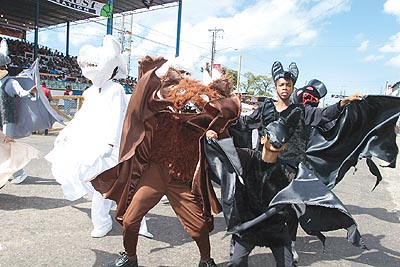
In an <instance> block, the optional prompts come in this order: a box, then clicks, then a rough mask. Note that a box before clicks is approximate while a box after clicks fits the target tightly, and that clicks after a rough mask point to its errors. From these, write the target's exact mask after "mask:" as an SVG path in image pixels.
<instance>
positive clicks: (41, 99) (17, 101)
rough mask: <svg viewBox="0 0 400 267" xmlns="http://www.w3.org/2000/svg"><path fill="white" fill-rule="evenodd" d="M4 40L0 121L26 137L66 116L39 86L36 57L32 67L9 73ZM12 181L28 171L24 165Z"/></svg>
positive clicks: (6, 129) (13, 133) (0, 60)
mask: <svg viewBox="0 0 400 267" xmlns="http://www.w3.org/2000/svg"><path fill="white" fill-rule="evenodd" d="M7 54H8V47H7V43H6V41H5V40H2V41H1V43H0V79H1V80H0V115H1V116H0V118H1V119H0V121H1V125H2V129H3V133H4V134H5V135H7V136H9V137H11V138H14V139H17V138H22V137H26V136H29V135H31V134H32V132H34V131H38V130H40V129H44V128H51V127H52V126H53V123H54V122H56V121H59V122H62V121H63V119H62V118H61V117H60V116H59V115H58V114H57V112H56V111H55V110H54V109H53V108H51V106H50V104H49V101H48V100H47V98H46V96H45V95H44V93H43V92H42V90H37V88H39V69H38V60H36V61H35V62H34V63H33V64H32V65H31V66H30V68H29V69H27V70H24V71H23V72H22V73H20V74H18V75H17V76H16V77H10V76H9V75H8V71H7V65H8V64H10V63H11V60H10V58H9V57H8V55H7ZM13 177H14V179H13V180H12V181H11V183H21V182H23V181H24V180H25V178H26V177H27V175H26V174H25V172H24V170H23V169H20V170H18V171H16V172H15V173H14V174H13Z"/></svg>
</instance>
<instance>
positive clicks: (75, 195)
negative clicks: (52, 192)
mask: <svg viewBox="0 0 400 267" xmlns="http://www.w3.org/2000/svg"><path fill="white" fill-rule="evenodd" d="M78 64H79V66H80V67H81V69H82V74H83V75H84V76H85V77H86V78H88V79H90V80H91V81H92V82H93V85H92V86H91V87H90V88H88V89H87V90H85V92H84V94H83V97H84V102H83V105H82V107H81V108H80V110H79V111H78V112H77V113H76V114H75V116H74V118H73V119H72V120H71V122H70V123H69V124H68V125H67V126H66V127H65V128H64V129H63V130H62V131H61V132H60V134H59V135H58V137H57V138H56V140H55V142H54V148H53V150H52V151H50V153H49V154H47V155H46V157H45V158H46V159H47V160H48V161H50V162H51V163H52V169H51V170H52V173H53V175H54V177H55V179H56V180H57V182H58V183H60V184H61V187H62V190H63V192H64V196H65V198H66V199H68V200H71V201H74V200H77V199H79V198H81V197H83V196H84V195H86V194H92V195H93V197H92V208H91V218H92V223H93V231H92V232H91V236H92V237H103V236H105V235H106V234H107V233H108V232H110V231H111V229H112V218H111V216H110V214H109V213H110V209H111V208H112V206H113V204H114V203H113V201H112V200H109V199H105V198H104V197H103V196H102V195H101V194H100V193H99V192H97V191H95V190H94V188H93V187H92V185H91V183H90V182H89V180H90V179H92V178H93V177H94V176H96V175H97V174H99V173H101V172H103V171H105V170H107V169H109V168H111V167H113V166H115V165H116V164H117V163H118V154H119V143H120V136H121V131H122V125H123V121H124V117H125V112H126V107H127V100H126V95H125V91H124V88H123V87H122V85H120V84H119V83H117V82H114V81H113V79H121V78H126V76H127V74H128V69H127V65H128V64H127V59H126V58H125V57H124V56H123V55H122V54H121V45H120V43H119V42H118V41H117V40H116V39H115V38H114V37H113V36H111V35H106V36H105V37H104V40H103V46H101V47H93V46H89V45H87V46H84V47H82V48H81V50H80V51H79V56H78ZM142 225H143V227H142V228H143V229H141V230H142V235H144V236H146V237H150V238H151V237H152V235H151V233H149V232H148V231H147V226H146V222H145V218H143V223H142Z"/></svg>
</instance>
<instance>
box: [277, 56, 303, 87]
mask: <svg viewBox="0 0 400 267" xmlns="http://www.w3.org/2000/svg"><path fill="white" fill-rule="evenodd" d="M271 73H272V78H273V79H274V82H276V81H277V80H279V79H280V78H285V79H288V78H289V79H291V80H292V81H293V84H295V83H296V81H297V77H299V69H298V68H297V65H296V63H294V62H292V63H290V65H289V69H287V70H284V69H283V66H282V63H280V62H279V61H275V62H274V64H272V69H271Z"/></svg>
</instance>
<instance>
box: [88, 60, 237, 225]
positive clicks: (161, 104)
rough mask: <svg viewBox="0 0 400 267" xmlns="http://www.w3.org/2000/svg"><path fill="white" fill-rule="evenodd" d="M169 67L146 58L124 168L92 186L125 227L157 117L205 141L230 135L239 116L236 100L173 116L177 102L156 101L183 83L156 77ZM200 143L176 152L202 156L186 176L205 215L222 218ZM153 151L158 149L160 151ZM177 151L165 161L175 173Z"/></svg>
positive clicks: (128, 123)
mask: <svg viewBox="0 0 400 267" xmlns="http://www.w3.org/2000/svg"><path fill="white" fill-rule="evenodd" d="M165 62H166V60H165V59H163V58H161V57H158V58H151V57H149V56H147V57H145V58H144V59H143V60H142V62H141V64H140V69H139V77H140V79H139V81H138V83H137V85H136V87H135V90H134V92H133V94H132V96H131V99H130V101H129V104H128V109H127V112H126V116H125V120H124V126H123V130H122V135H121V145H120V160H119V164H118V165H117V166H115V167H114V168H112V169H109V170H107V171H105V172H103V173H101V174H99V175H98V176H96V177H95V178H94V179H93V180H92V181H91V182H92V185H93V186H94V188H95V189H96V190H97V191H99V192H101V193H102V194H103V195H104V197H106V198H109V199H112V200H115V201H116V202H117V205H118V207H117V211H116V219H117V220H118V221H119V222H120V223H122V220H123V218H124V214H125V211H126V209H127V207H128V206H129V204H130V202H131V200H132V197H133V195H134V194H135V190H136V185H137V183H138V181H139V179H140V177H141V175H142V173H143V171H144V170H145V168H146V166H147V165H148V163H149V162H150V161H151V158H150V156H151V154H152V153H151V152H152V145H154V144H153V137H154V135H155V131H156V128H157V118H156V116H157V115H159V114H161V113H169V114H170V115H172V116H170V117H175V118H176V119H177V120H180V121H181V122H182V121H183V123H184V124H188V125H190V126H194V127H193V128H195V129H196V130H197V131H199V130H200V131H201V132H200V138H202V136H203V135H204V133H205V132H206V131H207V130H209V129H212V130H214V131H216V132H217V133H220V134H226V132H227V131H226V129H227V127H228V126H229V124H230V123H231V122H233V121H234V120H236V119H237V118H238V117H239V115H240V100H239V99H238V98H237V97H227V98H220V99H216V100H213V101H210V102H208V103H207V104H206V105H205V107H204V109H203V110H202V111H201V113H190V114H188V113H176V112H172V111H171V110H170V109H168V107H169V106H173V101H171V100H166V99H161V98H159V97H158V96H157V93H158V92H160V93H161V95H164V93H165V91H168V90H169V88H171V85H172V86H173V85H177V84H178V83H179V79H168V77H166V78H165V77H164V78H163V79H160V78H159V77H158V76H157V75H156V74H155V71H156V70H157V69H158V68H160V67H161V66H162V65H163V64H164V63H165ZM188 127H189V126H188ZM167 132H168V131H167ZM176 132H177V131H175V133H176ZM167 138H168V137H166V139H167ZM200 138H199V139H198V140H197V143H193V142H191V143H190V141H187V140H188V139H189V140H191V138H180V139H179V141H177V142H178V144H179V146H178V148H177V149H178V150H179V149H181V151H182V152H183V151H184V150H186V149H187V148H188V146H191V147H193V146H196V147H197V149H196V150H195V151H196V152H197V154H198V160H197V164H196V166H192V167H193V168H190V169H192V170H194V173H190V174H188V173H186V176H188V175H190V176H191V177H192V178H191V180H192V181H191V184H192V192H193V194H194V195H195V196H197V197H199V198H200V199H201V203H202V204H203V213H204V215H205V216H207V217H211V216H212V214H217V213H219V212H221V205H220V203H219V201H218V199H217V197H216V195H215V192H214V189H213V187H212V184H211V181H210V179H209V178H208V175H207V172H206V168H207V166H206V161H205V160H204V157H203V156H202V153H203V151H202V148H201V145H200ZM175 143H176V141H175ZM154 149H157V146H155V147H154ZM177 149H176V148H175V149H174V153H170V154H168V155H165V157H167V158H171V160H170V163H171V164H169V165H170V166H166V167H169V168H171V166H172V165H173V162H176V161H179V160H181V158H180V157H179V153H176V151H177ZM183 176H185V174H183ZM210 230H211V229H210Z"/></svg>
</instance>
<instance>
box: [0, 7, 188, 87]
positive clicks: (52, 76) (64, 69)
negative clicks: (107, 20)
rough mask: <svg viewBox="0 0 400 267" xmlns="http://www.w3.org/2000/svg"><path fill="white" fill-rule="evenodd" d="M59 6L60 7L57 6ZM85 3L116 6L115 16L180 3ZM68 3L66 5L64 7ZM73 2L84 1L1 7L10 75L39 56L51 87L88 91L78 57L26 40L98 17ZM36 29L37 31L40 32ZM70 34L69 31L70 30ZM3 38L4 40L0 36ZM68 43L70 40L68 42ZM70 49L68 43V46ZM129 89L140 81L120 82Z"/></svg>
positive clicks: (0, 22) (0, 28)
mask: <svg viewBox="0 0 400 267" xmlns="http://www.w3.org/2000/svg"><path fill="white" fill-rule="evenodd" d="M56 2H57V3H58V4H57V3H56ZM84 2H85V3H91V2H93V3H94V2H96V3H103V4H107V3H110V2H112V3H113V13H114V14H118V13H123V12H127V11H135V10H139V9H146V8H148V5H149V4H150V6H151V7H150V8H153V7H156V6H164V5H168V4H171V3H174V2H181V1H177V0H154V1H130V0H113V1H109V0H97V1H92V0H88V1H84ZM60 3H64V5H60ZM68 3H70V4H71V5H72V4H74V5H75V6H78V5H77V3H78V4H79V3H81V4H82V5H83V2H82V1H72V0H65V1H56V0H49V1H47V0H46V1H43V0H33V1H26V0H13V1H8V2H7V4H5V5H1V6H0V35H3V36H8V37H10V38H7V37H3V38H5V39H6V40H7V43H8V45H9V50H10V57H11V60H12V64H11V66H10V74H11V75H15V74H17V73H19V72H20V71H21V70H23V69H25V68H28V67H29V66H30V65H31V64H32V63H33V61H34V60H35V57H38V58H39V71H40V77H41V79H42V80H47V85H48V87H49V88H50V89H53V90H57V89H58V90H63V89H64V88H65V86H66V85H67V84H69V85H71V86H72V88H73V89H74V90H84V89H85V88H86V87H87V86H89V85H90V81H88V80H86V78H85V77H83V76H82V73H81V70H80V68H79V66H78V64H77V60H76V56H70V55H69V54H68V48H67V51H66V53H63V52H60V51H57V50H52V49H51V48H49V47H44V46H39V45H38V44H34V43H30V42H27V41H26V32H27V31H33V30H35V25H37V28H43V27H49V26H55V25H58V24H62V23H66V22H67V27H69V26H68V23H69V22H75V21H79V20H88V19H90V18H94V17H97V16H96V15H95V14H90V13H87V12H82V11H80V10H78V9H74V8H71V6H69V7H67V6H68V5H69V4H68ZM37 28H36V30H37ZM67 32H68V29H67ZM0 39H1V37H0ZM67 42H68V41H67ZM67 47H68V44H67ZM120 82H121V84H122V85H123V86H124V87H125V90H126V92H127V93H131V92H132V90H133V87H134V85H135V84H136V79H135V78H134V77H128V78H127V79H123V80H120Z"/></svg>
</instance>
